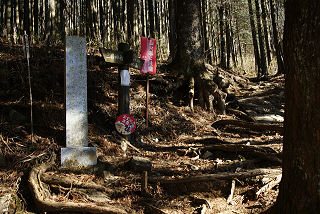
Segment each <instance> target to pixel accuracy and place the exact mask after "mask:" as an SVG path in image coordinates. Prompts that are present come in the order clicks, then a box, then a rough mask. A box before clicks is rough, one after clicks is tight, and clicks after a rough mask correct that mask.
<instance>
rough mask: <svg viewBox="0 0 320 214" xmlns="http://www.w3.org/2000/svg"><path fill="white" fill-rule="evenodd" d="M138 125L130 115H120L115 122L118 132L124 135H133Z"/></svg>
mask: <svg viewBox="0 0 320 214" xmlns="http://www.w3.org/2000/svg"><path fill="white" fill-rule="evenodd" d="M136 125H137V124H136V120H135V119H134V118H133V117H132V116H130V115H129V114H122V115H120V116H119V117H118V118H117V120H116V122H115V126H116V129H117V131H118V132H119V133H121V134H123V135H129V134H131V133H132V132H133V131H134V130H135V129H136Z"/></svg>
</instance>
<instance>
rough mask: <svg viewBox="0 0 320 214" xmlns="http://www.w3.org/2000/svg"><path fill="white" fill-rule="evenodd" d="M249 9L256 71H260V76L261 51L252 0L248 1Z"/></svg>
mask: <svg viewBox="0 0 320 214" xmlns="http://www.w3.org/2000/svg"><path fill="white" fill-rule="evenodd" d="M248 7H249V17H250V25H251V34H252V42H253V50H254V59H255V62H256V70H257V71H258V74H259V73H261V71H260V69H261V63H260V54H259V49H258V41H257V33H256V27H255V24H254V18H253V11H252V2H251V0H248ZM245 52H246V51H245Z"/></svg>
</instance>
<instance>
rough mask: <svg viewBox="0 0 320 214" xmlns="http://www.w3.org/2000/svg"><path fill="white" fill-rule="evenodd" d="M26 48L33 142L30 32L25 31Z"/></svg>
mask: <svg viewBox="0 0 320 214" xmlns="http://www.w3.org/2000/svg"><path fill="white" fill-rule="evenodd" d="M23 39H24V48H25V49H24V50H25V57H26V59H27V63H28V80H29V94H30V123H31V143H33V115H32V88H31V72H30V52H29V39H28V34H27V33H26V31H24V36H23Z"/></svg>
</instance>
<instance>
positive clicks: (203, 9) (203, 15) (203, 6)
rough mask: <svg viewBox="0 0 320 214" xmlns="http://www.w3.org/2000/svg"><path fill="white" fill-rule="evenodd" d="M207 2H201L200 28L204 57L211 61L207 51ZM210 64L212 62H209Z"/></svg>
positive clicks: (204, 0) (203, 0)
mask: <svg viewBox="0 0 320 214" xmlns="http://www.w3.org/2000/svg"><path fill="white" fill-rule="evenodd" d="M206 7H207V1H206V0H202V1H201V15H200V19H201V27H202V38H203V47H204V56H205V59H206V60H209V61H211V59H210V58H211V57H210V51H209V40H208V32H207V8H206ZM209 63H212V62H209Z"/></svg>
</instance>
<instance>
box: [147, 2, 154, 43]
mask: <svg viewBox="0 0 320 214" xmlns="http://www.w3.org/2000/svg"><path fill="white" fill-rule="evenodd" d="M148 10H149V24H150V25H149V26H150V27H149V36H150V37H151V38H154V31H155V29H154V10H153V0H148Z"/></svg>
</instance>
